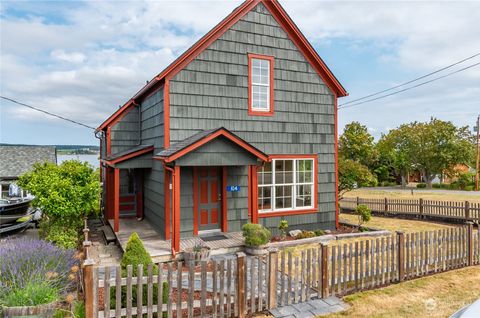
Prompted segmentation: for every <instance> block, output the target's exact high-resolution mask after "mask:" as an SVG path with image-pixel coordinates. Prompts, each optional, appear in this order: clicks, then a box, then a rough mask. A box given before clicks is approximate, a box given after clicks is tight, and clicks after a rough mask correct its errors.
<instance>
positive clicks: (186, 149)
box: [155, 127, 268, 162]
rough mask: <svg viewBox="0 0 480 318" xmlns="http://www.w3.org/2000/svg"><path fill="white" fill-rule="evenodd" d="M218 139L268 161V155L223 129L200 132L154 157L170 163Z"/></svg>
mask: <svg viewBox="0 0 480 318" xmlns="http://www.w3.org/2000/svg"><path fill="white" fill-rule="evenodd" d="M218 137H225V138H226V139H228V140H229V141H230V142H231V143H234V144H236V145H237V146H239V147H241V148H242V149H243V150H245V151H246V152H247V153H249V154H251V155H253V156H255V157H256V158H258V159H260V160H262V161H267V160H268V155H266V154H265V153H263V152H262V151H260V150H258V149H257V148H255V147H254V146H252V145H251V144H249V143H248V142H246V141H245V140H243V139H242V138H240V137H238V136H237V135H235V134H234V133H232V132H231V131H229V130H228V129H226V128H224V127H220V128H215V129H210V130H203V131H200V132H198V133H196V134H195V135H193V136H190V137H188V138H186V139H184V140H182V141H179V142H177V143H175V144H173V145H172V146H170V148H168V149H164V150H162V151H160V152H159V153H157V154H156V155H155V159H161V160H164V161H165V162H172V161H174V160H176V159H178V158H181V157H183V156H185V155H186V154H188V153H190V152H192V151H194V150H195V149H198V148H199V147H201V146H203V145H205V144H206V143H208V142H210V141H212V140H214V139H216V138H218Z"/></svg>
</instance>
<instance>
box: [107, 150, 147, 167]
mask: <svg viewBox="0 0 480 318" xmlns="http://www.w3.org/2000/svg"><path fill="white" fill-rule="evenodd" d="M152 166H153V159H152V154H151V153H148V154H145V155H142V156H139V157H135V158H132V159H129V160H126V161H124V162H120V163H117V164H115V168H119V169H134V168H152Z"/></svg>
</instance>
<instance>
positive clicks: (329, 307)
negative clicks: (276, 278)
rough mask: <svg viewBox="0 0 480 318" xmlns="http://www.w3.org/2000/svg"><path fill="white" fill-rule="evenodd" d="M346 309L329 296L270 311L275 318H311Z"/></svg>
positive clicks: (343, 304) (341, 302)
mask: <svg viewBox="0 0 480 318" xmlns="http://www.w3.org/2000/svg"><path fill="white" fill-rule="evenodd" d="M346 309H348V305H347V304H345V303H344V302H343V301H342V300H341V299H339V298H337V297H335V296H330V297H328V298H325V299H312V300H309V301H306V302H304V303H298V304H293V305H289V306H283V307H279V308H275V309H272V310H270V313H271V314H272V315H273V316H274V317H276V318H313V317H318V316H323V315H328V314H331V313H336V312H340V311H343V310H346Z"/></svg>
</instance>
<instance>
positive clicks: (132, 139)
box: [110, 107, 139, 155]
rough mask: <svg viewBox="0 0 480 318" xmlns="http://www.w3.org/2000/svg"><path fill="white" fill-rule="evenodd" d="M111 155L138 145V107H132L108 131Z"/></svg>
mask: <svg viewBox="0 0 480 318" xmlns="http://www.w3.org/2000/svg"><path fill="white" fill-rule="evenodd" d="M110 140H111V143H110V149H111V154H112V155H114V154H116V153H119V152H122V151H125V150H128V149H130V148H132V147H133V146H136V145H138V144H139V130H138V107H133V108H132V109H131V110H130V111H129V112H128V113H127V114H126V115H125V116H123V118H122V119H120V120H119V121H118V122H117V123H116V124H115V125H113V126H112V127H111V129H110Z"/></svg>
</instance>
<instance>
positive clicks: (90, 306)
mask: <svg viewBox="0 0 480 318" xmlns="http://www.w3.org/2000/svg"><path fill="white" fill-rule="evenodd" d="M93 265H95V262H94V261H93V260H92V259H86V260H85V261H83V288H84V294H85V318H93V317H94V312H95V308H94V300H95V291H94V287H93V286H94V285H93Z"/></svg>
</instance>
